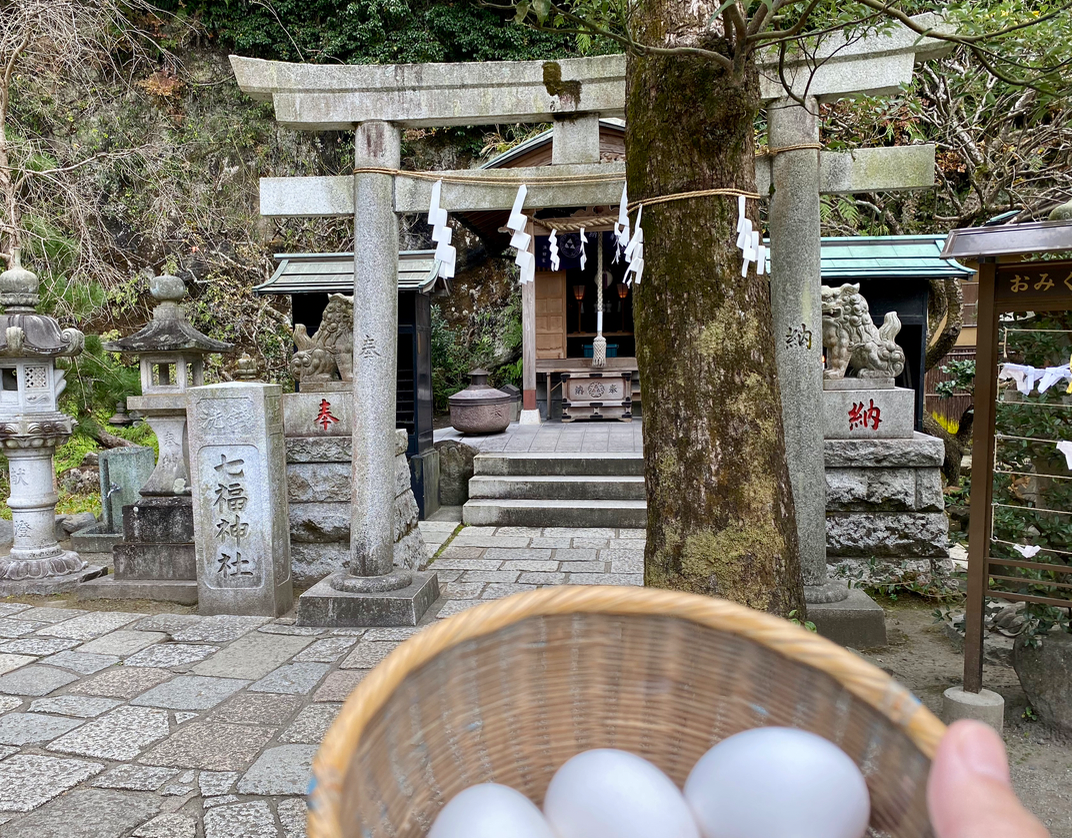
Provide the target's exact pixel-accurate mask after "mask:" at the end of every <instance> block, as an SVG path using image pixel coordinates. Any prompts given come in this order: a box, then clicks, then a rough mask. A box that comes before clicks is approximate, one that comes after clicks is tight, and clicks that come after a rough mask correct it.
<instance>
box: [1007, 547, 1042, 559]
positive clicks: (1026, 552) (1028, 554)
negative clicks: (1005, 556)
mask: <svg viewBox="0 0 1072 838" xmlns="http://www.w3.org/2000/svg"><path fill="white" fill-rule="evenodd" d="M1012 549H1013V550H1015V551H1016V552H1017V553H1019V554H1020V555H1021V556H1023V557H1024V558H1025V559H1031V558H1034V557H1035V556H1037V555H1038V552H1039V550H1041V549H1042V548H1041V547H1039V546H1038V545H1037V544H1030V545H1028V544H1014V545H1013V546H1012Z"/></svg>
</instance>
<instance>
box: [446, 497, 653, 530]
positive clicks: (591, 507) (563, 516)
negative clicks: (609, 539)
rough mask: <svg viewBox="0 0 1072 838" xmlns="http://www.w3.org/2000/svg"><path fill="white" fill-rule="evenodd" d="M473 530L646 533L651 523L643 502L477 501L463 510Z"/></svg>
mask: <svg viewBox="0 0 1072 838" xmlns="http://www.w3.org/2000/svg"><path fill="white" fill-rule="evenodd" d="M462 521H463V522H464V523H465V524H468V525H470V526H483V527H487V526H500V527H623V528H629V529H643V528H645V527H646V526H647V523H648V511H647V504H646V503H645V502H644V501H642V500H531V499H529V500H520V499H518V500H515V499H504V498H475V499H473V500H470V501H469V502H468V503H467V504H465V506H464V507H462Z"/></svg>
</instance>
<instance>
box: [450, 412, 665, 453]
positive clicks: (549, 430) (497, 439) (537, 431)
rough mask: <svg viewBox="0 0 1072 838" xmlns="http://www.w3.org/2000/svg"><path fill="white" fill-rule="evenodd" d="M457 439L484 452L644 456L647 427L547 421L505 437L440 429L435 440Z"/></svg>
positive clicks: (636, 423)
mask: <svg viewBox="0 0 1072 838" xmlns="http://www.w3.org/2000/svg"><path fill="white" fill-rule="evenodd" d="M445 439H456V440H459V441H461V442H464V443H465V444H466V445H469V446H471V447H473V448H477V449H479V450H481V451H488V452H499V451H505V452H508V453H511V454H525V453H528V454H551V453H556V454H581V453H583V454H607V453H615V454H633V453H635V454H641V453H643V451H644V437H643V426H642V424H641V422H640V420H639V419H634V420H633V421H632V422H576V423H568V422H567V423H565V424H563V423H562V422H543V423H541V424H539V425H518V424H513V425H511V426H510V427H509V428H507V429H506V430H505V431H503V432H502V433H501V434H489V435H488V436H463V435H462V434H460V433H458V432H457V431H456V430H454V428H440V429H438V430H436V432H435V441H436V442H440V441H441V440H445Z"/></svg>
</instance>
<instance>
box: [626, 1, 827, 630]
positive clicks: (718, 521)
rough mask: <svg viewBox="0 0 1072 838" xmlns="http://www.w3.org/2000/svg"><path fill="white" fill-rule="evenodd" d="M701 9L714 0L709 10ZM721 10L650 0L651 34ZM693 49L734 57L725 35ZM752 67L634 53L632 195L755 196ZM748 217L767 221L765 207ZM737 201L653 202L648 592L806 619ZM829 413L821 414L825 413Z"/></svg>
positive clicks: (764, 342) (770, 372) (642, 289)
mask: <svg viewBox="0 0 1072 838" xmlns="http://www.w3.org/2000/svg"><path fill="white" fill-rule="evenodd" d="M699 5H700V6H701V7H702V6H704V5H705V4H704V3H703V2H700V3H699ZM717 9H718V4H717V3H714V4H712V5H711V6H710V8H706V9H705V8H700V9H698V8H697V4H696V3H695V2H693V3H688V4H685V3H682V2H681V0H646V1H645V2H643V3H641V6H640V9H639V11H638V15H639V16H640V17H641V18H643V22H642V25H641V26H640V32H639V35H640V41H641V42H643V43H647V44H662V43H666V44H668V45H670V44H673V43H681V42H682V33H683V32H685V30H687V29H688V28H689V27H690V26H692V27H693V31H694V33H695V32H696V31H697V27H696V26H695V23H696V22H697V21H702V20H707V19H708V18H709V17H710V15H711V13H712V12H715V11H717ZM690 45H694V46H703V47H706V48H708V49H713V50H717V51H719V52H721V53H723V54H728V48H727V46H726V44H725V43H724V42H723V40H722V37H721V34H720V33H719V32H717V31H710V32H708V34H706V35H704V34H700V35H699V40H696V39H693V40H691V42H690ZM758 107H759V85H758V79H757V75H756V72H755V70H754V69H752V68H746V69H744V70H742V72H741V73H739V74H737V73H729V72H726V71H725V70H723V69H722V68H721V67H720V66H718V65H717V64H715V63H713V62H711V61H710V60H707V59H704V58H698V57H685V56H681V55H673V56H647V57H643V58H635V57H632V56H631V57H630V58H629V64H628V79H627V100H626V111H627V121H626V160H627V166H628V183H629V195H630V198H631V199H633V200H637V199H639V200H644V199H646V198H654V197H656V196H661V195H669V194H671V193H676V192H686V191H690V190H697V189H709V188H718V187H736V188H739V189H744V190H748V191H753V190H754V189H755V164H754V151H753V121H754V118H755V116H756V113H757V110H758ZM748 211H749V216H750V217H751V218H752V221H753V223H757V222H758V213H757V209H756V202H755V201H749V207H748ZM736 222H737V199H736V198H735V197H723V196H718V197H706V198H693V199H687V200H677V201H672V202H669V203H664V204H658V205H655V206H652V207H650V208H647V209H645V211H644V215H643V224H642V226H643V227H644V247H645V254H644V255H645V271H644V276H643V281H642V282H641V284H640V285H639V286H638V287H637V288H636V292H635V297H634V303H633V306H634V308H633V310H634V315H635V320H636V334H637V360H638V363H639V366H640V376H641V380H642V382H643V388H644V457H645V461H646V483H647V496H648V533H647V548H646V552H645V562H644V565H645V570H644V580H645V584H647V585H652V586H655V587H662V588H675V589H678V590H687V591H694V592H697V593H703V594H711V595H717V596H721V597H726V598H728V599H732V600H735V601H737V602H741V603H744V604H745V605H749V606H752V607H754V608H758V609H761V610H764V611H769V612H772V613H776V614H782V615H783V616H784V615H787V614H788V613H789V611H791V610H793V609H796V610H797V611H798V613H800V614H803V613H804V595H803V588H802V584H801V575H800V558H799V552H798V548H797V537H796V530H795V527H794V523H793V520H794V516H793V498H792V491H791V488H790V483H789V474H788V470H787V468H786V461H785V441H784V437H783V432H782V408H781V401H780V396H779V391H778V386H777V377H776V373H775V362H774V336H773V331H772V325H771V307H770V289H769V285H768V282H767V280H766V278H764V277H757V276H756V275H755V269H754V267H753V268H752V269H750V270H749V274H748V277H747V278H746V279H742V278H741V261H740V252H739V251H738V250H737V249H736V247H735V239H736V232H735V227H736ZM815 407H816V409H818V407H819V406H818V405H816V406H815Z"/></svg>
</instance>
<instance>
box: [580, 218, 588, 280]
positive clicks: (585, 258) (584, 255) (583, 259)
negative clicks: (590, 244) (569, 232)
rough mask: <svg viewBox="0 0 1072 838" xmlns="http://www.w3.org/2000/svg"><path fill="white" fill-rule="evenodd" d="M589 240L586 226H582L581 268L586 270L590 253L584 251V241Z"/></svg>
mask: <svg viewBox="0 0 1072 838" xmlns="http://www.w3.org/2000/svg"><path fill="white" fill-rule="evenodd" d="M586 241H588V237H587V236H586V235H585V234H584V227H582V228H581V270H582V271H583V270H584V266H585V265H586V264H587V262H588V254H587V253H585V252H584V243H585V242H586Z"/></svg>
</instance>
